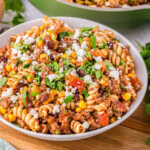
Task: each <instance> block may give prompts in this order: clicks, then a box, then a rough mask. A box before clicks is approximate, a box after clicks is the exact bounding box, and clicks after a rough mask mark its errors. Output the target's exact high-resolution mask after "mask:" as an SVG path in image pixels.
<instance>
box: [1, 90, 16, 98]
mask: <svg viewBox="0 0 150 150" xmlns="http://www.w3.org/2000/svg"><path fill="white" fill-rule="evenodd" d="M12 94H13V89H12V88H8V89H7V91H5V92H2V95H1V97H2V98H5V97H10V96H11V95H12Z"/></svg>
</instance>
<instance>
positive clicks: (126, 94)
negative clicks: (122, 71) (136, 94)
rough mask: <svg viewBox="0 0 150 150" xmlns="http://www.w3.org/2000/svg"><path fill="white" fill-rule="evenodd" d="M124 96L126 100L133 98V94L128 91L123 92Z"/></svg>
mask: <svg viewBox="0 0 150 150" xmlns="http://www.w3.org/2000/svg"><path fill="white" fill-rule="evenodd" d="M122 98H123V100H125V101H129V100H130V99H131V94H130V93H129V92H126V93H124V94H122Z"/></svg>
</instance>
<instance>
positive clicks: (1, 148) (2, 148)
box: [0, 138, 16, 150]
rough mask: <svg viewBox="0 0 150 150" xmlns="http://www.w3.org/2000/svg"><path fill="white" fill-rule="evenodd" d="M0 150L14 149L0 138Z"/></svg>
mask: <svg viewBox="0 0 150 150" xmlns="http://www.w3.org/2000/svg"><path fill="white" fill-rule="evenodd" d="M0 150H16V149H15V148H14V147H13V146H12V145H10V144H9V143H8V142H6V141H5V140H3V139H1V138H0Z"/></svg>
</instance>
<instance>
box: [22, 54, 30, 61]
mask: <svg viewBox="0 0 150 150" xmlns="http://www.w3.org/2000/svg"><path fill="white" fill-rule="evenodd" d="M29 58H30V57H29V55H27V54H23V55H22V57H21V60H22V61H27V60H29Z"/></svg>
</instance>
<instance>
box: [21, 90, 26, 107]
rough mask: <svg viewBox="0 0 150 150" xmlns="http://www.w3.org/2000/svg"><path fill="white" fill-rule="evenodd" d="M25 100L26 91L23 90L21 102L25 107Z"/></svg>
mask: <svg viewBox="0 0 150 150" xmlns="http://www.w3.org/2000/svg"><path fill="white" fill-rule="evenodd" d="M26 98H27V90H26V89H25V90H24V91H23V93H22V100H23V105H24V106H25V104H26Z"/></svg>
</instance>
